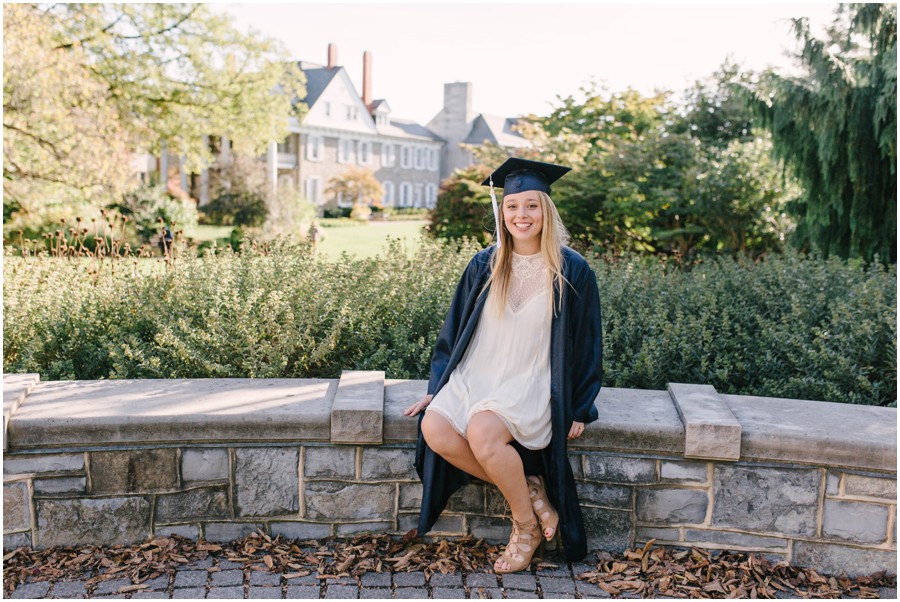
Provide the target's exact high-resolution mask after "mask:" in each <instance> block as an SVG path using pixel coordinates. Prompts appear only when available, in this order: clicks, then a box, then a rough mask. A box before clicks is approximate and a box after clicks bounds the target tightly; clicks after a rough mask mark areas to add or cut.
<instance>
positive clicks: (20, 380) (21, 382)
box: [3, 373, 41, 452]
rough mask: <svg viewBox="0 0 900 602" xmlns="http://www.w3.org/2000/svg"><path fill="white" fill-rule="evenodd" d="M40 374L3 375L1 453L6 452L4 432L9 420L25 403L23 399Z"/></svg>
mask: <svg viewBox="0 0 900 602" xmlns="http://www.w3.org/2000/svg"><path fill="white" fill-rule="evenodd" d="M40 380H41V375H40V374H34V373H31V374H4V375H3V451H4V452H5V451H6V450H7V447H8V446H7V436H6V431H7V429H8V428H9V420H10V418H12V415H13V414H15V412H16V410H17V409H19V406H20V405H21V404H22V402H23V401H25V397H27V396H28V393H29V392H31V390H32V389H33V388H34V386H35V385H36V384H37V383H38V382H40Z"/></svg>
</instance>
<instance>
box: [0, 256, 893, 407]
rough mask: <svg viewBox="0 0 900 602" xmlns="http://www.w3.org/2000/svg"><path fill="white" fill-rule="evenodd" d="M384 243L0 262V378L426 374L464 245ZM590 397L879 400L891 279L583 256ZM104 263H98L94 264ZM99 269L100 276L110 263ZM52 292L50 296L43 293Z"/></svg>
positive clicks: (813, 264)
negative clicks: (593, 389) (594, 378)
mask: <svg viewBox="0 0 900 602" xmlns="http://www.w3.org/2000/svg"><path fill="white" fill-rule="evenodd" d="M457 244H458V243H455V242H454V243H445V242H441V241H433V240H432V241H428V240H426V241H423V243H422V244H421V246H420V247H419V249H418V251H417V252H416V254H415V255H414V256H413V257H408V256H407V255H406V253H404V252H401V250H400V248H399V243H396V242H394V243H393V244H392V245H391V246H390V247H389V248H388V249H387V250H386V252H384V253H383V254H382V255H381V256H379V257H376V258H373V259H353V258H350V257H348V256H346V255H345V256H343V258H342V259H341V260H340V261H337V262H329V261H327V260H325V259H324V258H323V257H322V256H319V255H317V254H316V253H315V252H314V251H313V250H312V249H311V248H310V247H308V246H304V245H300V246H289V245H287V244H286V243H282V242H276V243H272V244H269V245H267V246H259V245H248V244H247V243H245V244H244V246H243V248H242V250H241V253H240V254H237V253H235V252H233V251H232V250H231V249H229V248H226V249H220V250H219V251H218V252H216V253H208V254H206V255H203V256H193V255H190V254H189V253H185V254H184V255H182V256H181V257H179V259H178V260H177V261H175V262H171V263H168V264H167V263H164V262H162V261H161V260H155V259H140V260H136V259H125V260H119V261H118V263H116V262H106V263H105V264H104V267H103V268H102V269H101V271H100V273H99V274H97V275H95V276H91V275H89V274H88V269H93V270H96V269H97V263H96V262H89V261H86V260H85V261H80V260H72V261H66V260H56V259H51V258H34V257H30V258H26V259H23V258H19V257H13V256H11V255H9V254H8V255H7V256H6V258H5V261H4V267H3V271H4V296H3V308H4V318H5V320H4V326H3V328H4V331H3V333H4V340H3V352H4V364H3V367H4V371H6V372H38V373H40V374H41V376H42V378H44V379H48V380H55V379H100V378H189V377H190V378H209V377H256V378H262V377H295V378H310V377H329V378H334V377H337V376H339V375H340V373H341V370H344V369H361V370H365V369H371V370H385V371H386V375H387V377H388V378H419V379H422V378H427V377H428V370H429V360H430V356H431V352H432V349H433V346H434V341H435V339H436V337H437V333H438V330H439V329H440V326H441V322H442V320H443V318H444V315H445V313H446V311H447V308H448V305H449V302H450V298H451V297H452V294H453V291H454V288H455V286H456V283H457V281H458V279H459V276H460V274H461V273H462V270H463V268H464V267H465V265H466V263H467V262H468V260H469V258H470V257H471V256H472V254H473V253H475V252H476V251H477V250H478V248H479V245H477V243H474V242H472V241H467V242H463V243H462V248H461V249H460V250H459V251H457ZM590 262H591V264H592V265H593V267H594V270H595V272H596V274H597V279H598V283H599V286H600V295H601V301H602V305H603V322H604V358H605V361H604V368H605V382H604V385H605V386H608V387H631V388H644V389H664V388H665V387H666V384H667V383H668V382H691V383H704V384H711V385H713V386H715V387H716V388H717V389H718V390H719V391H720V392H722V393H731V394H745V395H764V396H776V397H793V398H805V399H817V400H826V401H838V402H847V403H857V404H869V405H888V404H895V403H896V398H897V375H896V339H897V324H896V297H897V294H896V268H895V267H891V268H883V267H879V266H875V267H872V268H868V269H866V268H862V267H860V266H859V265H856V264H851V263H847V262H842V261H840V260H838V259H830V260H827V261H826V260H822V259H819V258H815V257H803V256H800V255H796V254H787V255H784V256H773V255H770V256H768V257H767V258H766V260H765V261H763V262H760V263H758V264H754V263H752V262H749V261H740V262H735V261H732V260H730V259H720V260H717V261H711V262H705V263H700V264H698V265H695V266H693V268H692V270H691V271H690V272H684V271H682V270H680V269H679V268H677V267H675V266H672V265H666V264H662V263H653V262H652V261H648V260H647V259H646V258H635V259H618V260H612V259H610V258H599V257H592V258H591V259H590ZM111 263H112V266H111V265H110V264H111ZM113 266H114V267H115V270H113V269H111V267H113ZM60 291H65V294H63V295H61V294H59V292H60Z"/></svg>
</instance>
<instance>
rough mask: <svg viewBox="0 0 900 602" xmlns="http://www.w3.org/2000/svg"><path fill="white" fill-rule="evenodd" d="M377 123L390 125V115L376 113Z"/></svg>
mask: <svg viewBox="0 0 900 602" xmlns="http://www.w3.org/2000/svg"><path fill="white" fill-rule="evenodd" d="M375 124H376V125H390V124H389V123H388V116H387V115H385V114H381V115H376V116H375Z"/></svg>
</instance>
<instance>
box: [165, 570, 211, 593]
mask: <svg viewBox="0 0 900 602" xmlns="http://www.w3.org/2000/svg"><path fill="white" fill-rule="evenodd" d="M208 579H209V571H185V570H180V571H178V572H177V573H175V583H174V584H173V587H175V588H176V589H179V588H182V587H206V582H207V580H208Z"/></svg>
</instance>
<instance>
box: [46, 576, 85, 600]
mask: <svg viewBox="0 0 900 602" xmlns="http://www.w3.org/2000/svg"><path fill="white" fill-rule="evenodd" d="M85 593H86V588H85V582H84V581H68V580H67V581H57V582H56V583H54V584H53V597H54V598H83V597H84V594H85Z"/></svg>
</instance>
